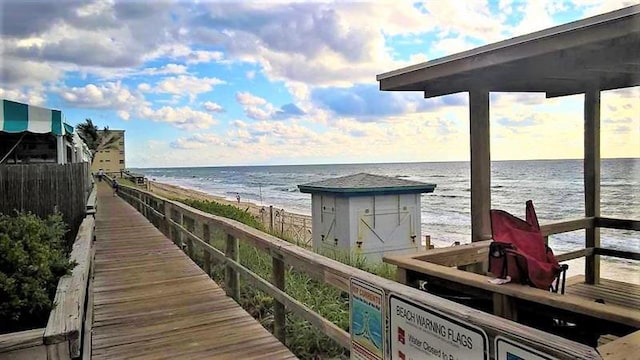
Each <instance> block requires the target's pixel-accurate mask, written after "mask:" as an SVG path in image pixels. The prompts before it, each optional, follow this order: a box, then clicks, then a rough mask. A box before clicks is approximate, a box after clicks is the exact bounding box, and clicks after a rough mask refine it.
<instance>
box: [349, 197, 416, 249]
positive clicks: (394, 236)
mask: <svg viewBox="0 0 640 360" xmlns="http://www.w3.org/2000/svg"><path fill="white" fill-rule="evenodd" d="M413 211H414V209H413V208H412V207H403V209H401V210H398V209H393V210H391V209H381V210H379V211H377V212H375V213H373V212H372V211H369V212H367V211H366V210H365V211H363V212H360V216H359V220H360V221H359V222H358V242H357V243H356V250H360V251H362V252H364V253H367V252H371V251H383V250H392V249H399V248H402V249H406V248H407V247H409V246H410V245H411V244H412V243H413V238H412V237H411V236H412V235H415V234H413V222H414V221H415V219H413Z"/></svg>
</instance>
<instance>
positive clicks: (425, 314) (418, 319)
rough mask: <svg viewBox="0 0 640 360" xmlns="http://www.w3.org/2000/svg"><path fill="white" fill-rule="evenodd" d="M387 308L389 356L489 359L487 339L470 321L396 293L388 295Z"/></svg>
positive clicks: (401, 359)
mask: <svg viewBox="0 0 640 360" xmlns="http://www.w3.org/2000/svg"><path fill="white" fill-rule="evenodd" d="M388 311H389V320H390V322H389V328H390V329H389V330H390V331H389V332H390V336H391V338H390V340H389V341H390V344H391V349H390V353H391V359H394V360H421V359H441V360H476V359H477V360H488V359H489V340H488V339H489V338H488V337H487V334H486V333H485V332H484V331H483V330H482V329H480V328H478V327H476V326H474V325H472V324H468V323H465V322H463V321H462V320H460V319H457V318H454V317H451V316H448V315H445V314H442V313H440V312H439V311H436V310H433V309H428V308H426V307H425V306H423V305H421V304H417V303H415V302H413V301H411V300H408V299H405V298H403V297H401V296H398V295H396V294H391V295H390V296H389V307H388Z"/></svg>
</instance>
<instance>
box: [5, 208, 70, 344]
mask: <svg viewBox="0 0 640 360" xmlns="http://www.w3.org/2000/svg"><path fill="white" fill-rule="evenodd" d="M65 227H66V226H65V224H64V222H63V221H62V217H61V216H60V215H52V216H49V217H48V218H46V219H40V218H38V217H37V216H35V215H33V214H30V213H27V214H24V213H21V214H17V215H16V216H9V215H2V214H0V299H2V300H1V301H0V333H4V332H13V331H20V330H25V329H31V328H36V327H43V326H45V324H46V322H47V319H48V316H49V312H50V311H51V307H52V302H53V298H54V296H55V291H56V287H57V285H58V279H59V278H60V277H61V276H62V275H64V274H66V273H67V272H68V271H69V270H70V269H71V268H72V267H73V265H72V264H70V263H69V260H68V259H67V256H66V254H65V252H64V234H65V232H66V230H65Z"/></svg>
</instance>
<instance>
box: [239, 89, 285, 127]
mask: <svg viewBox="0 0 640 360" xmlns="http://www.w3.org/2000/svg"><path fill="white" fill-rule="evenodd" d="M236 100H237V101H238V103H239V104H240V105H242V107H243V109H244V113H245V115H247V116H248V117H250V118H252V119H255V120H266V119H269V118H271V117H272V116H273V115H274V114H275V112H276V108H275V107H274V106H273V105H272V104H270V103H269V102H268V101H267V100H265V99H263V98H261V97H259V96H255V95H253V94H251V93H249V92H238V93H236Z"/></svg>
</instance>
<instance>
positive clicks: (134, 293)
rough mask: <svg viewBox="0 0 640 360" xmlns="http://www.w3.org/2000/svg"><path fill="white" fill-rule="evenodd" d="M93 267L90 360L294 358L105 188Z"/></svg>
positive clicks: (102, 187) (100, 199)
mask: <svg viewBox="0 0 640 360" xmlns="http://www.w3.org/2000/svg"><path fill="white" fill-rule="evenodd" d="M94 264H95V268H94V273H93V293H92V294H93V329H92V336H91V355H92V357H93V358H95V359H123V358H127V359H133V358H135V359H161V358H172V359H205V358H206V359H260V358H262V359H295V356H294V355H293V354H292V353H291V352H290V351H289V350H288V349H287V348H286V347H285V346H284V345H283V344H282V343H280V342H279V341H278V340H277V339H276V338H275V337H273V335H272V334H271V333H269V332H268V331H267V330H266V329H264V328H263V327H262V326H261V325H260V324H259V323H258V322H257V321H256V320H254V319H253V318H252V317H251V316H250V315H249V314H248V313H247V312H245V311H244V310H243V309H242V308H241V307H240V306H239V305H238V304H237V303H236V302H235V301H233V299H231V298H229V297H227V296H226V295H225V293H224V291H223V290H222V289H221V288H220V287H219V286H218V285H217V284H216V283H215V282H214V281H213V280H211V279H210V278H209V277H208V276H207V274H205V273H204V272H203V271H202V270H201V269H200V268H199V267H198V266H197V265H196V264H195V263H194V262H192V261H191V259H189V258H188V257H187V255H186V254H184V253H183V252H182V251H181V250H180V249H179V248H178V247H177V246H176V245H174V244H173V242H171V241H170V240H169V239H167V238H166V237H165V236H164V235H163V234H162V233H161V232H160V231H158V230H157V229H156V228H155V227H154V226H153V225H152V224H151V223H149V221H147V219H145V218H144V217H143V216H142V215H141V214H140V213H138V212H137V211H136V210H135V209H134V208H133V207H131V206H130V205H129V204H127V203H126V202H125V201H124V200H122V199H120V198H119V197H114V196H113V195H112V193H111V191H110V189H109V188H108V187H107V186H106V184H104V183H100V186H99V187H98V212H97V215H96V244H95V262H94Z"/></svg>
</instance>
